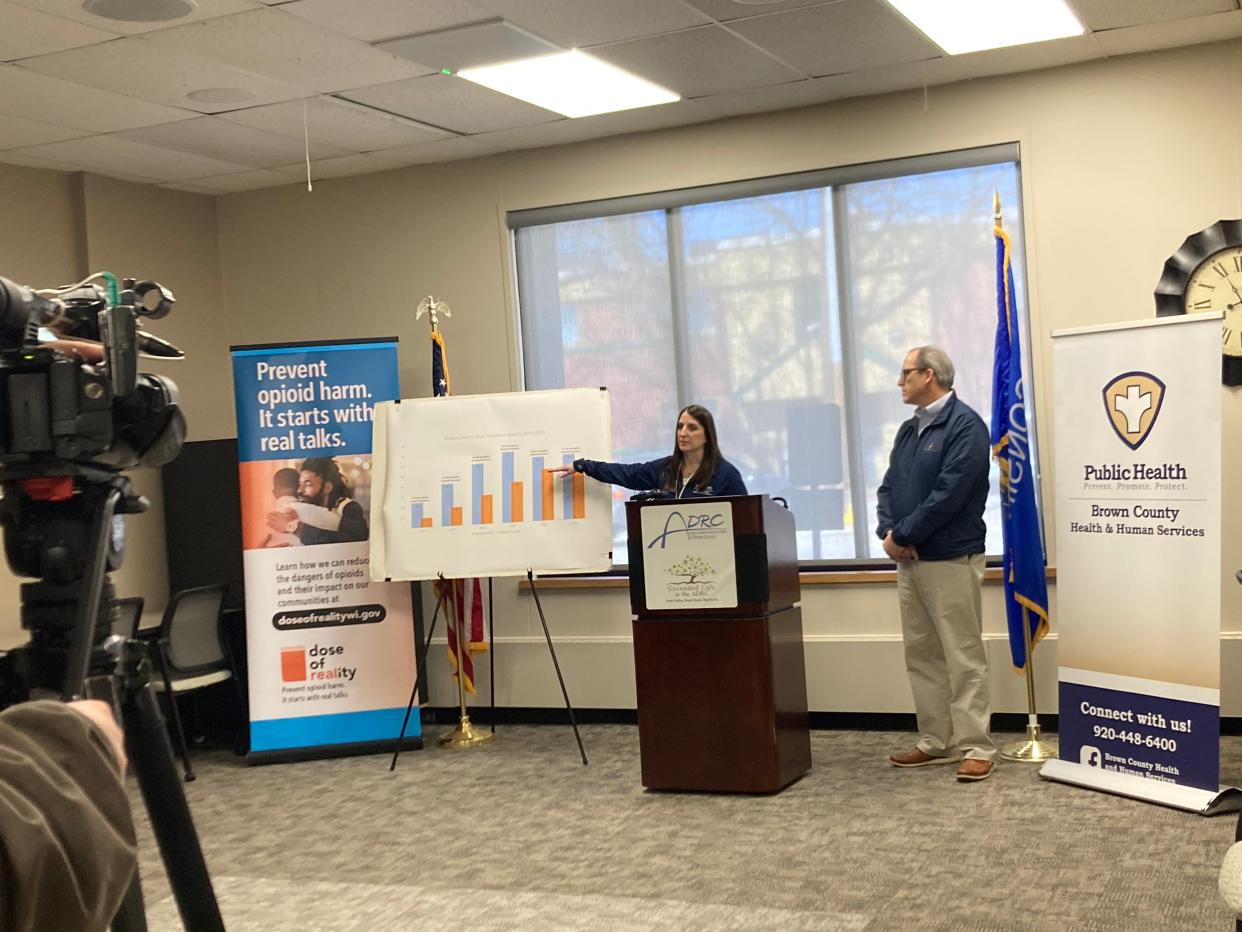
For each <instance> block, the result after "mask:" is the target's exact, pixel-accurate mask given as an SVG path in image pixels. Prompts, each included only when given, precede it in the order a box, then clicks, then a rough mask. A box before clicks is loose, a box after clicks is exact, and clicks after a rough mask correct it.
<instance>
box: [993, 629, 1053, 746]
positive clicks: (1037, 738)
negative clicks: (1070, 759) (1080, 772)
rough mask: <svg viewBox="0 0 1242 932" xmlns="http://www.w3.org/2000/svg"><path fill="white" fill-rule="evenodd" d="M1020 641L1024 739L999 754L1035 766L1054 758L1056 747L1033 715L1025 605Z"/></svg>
mask: <svg viewBox="0 0 1242 932" xmlns="http://www.w3.org/2000/svg"><path fill="white" fill-rule="evenodd" d="M1022 641H1023V643H1024V644H1026V708H1027V716H1026V739H1025V740H1024V741H1014V742H1013V743H1012V744H1007V745H1005V746H1004V747H1003V748H1001V752H1000V754H1001V757H1003V758H1005V760H1017V761H1027V762H1029V763H1032V764H1036V763H1043V762H1044V761H1046V760H1051V759H1052V758H1054V757H1056V756H1057V753H1058V747H1057V740H1056V738H1045V737H1044V736H1043V732H1042V730H1041V729H1040V727H1039V716H1038V715H1037V714H1036V713H1035V660H1034V658H1033V657H1032V656H1031V651H1032V649H1033V645H1032V644H1031V616H1030V613H1029V612H1028V610H1027V607H1026V606H1025V605H1024V606H1022Z"/></svg>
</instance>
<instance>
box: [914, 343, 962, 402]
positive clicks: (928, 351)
mask: <svg viewBox="0 0 1242 932" xmlns="http://www.w3.org/2000/svg"><path fill="white" fill-rule="evenodd" d="M914 351H915V352H916V353H918V356H917V357H916V358H915V364H916V365H917V366H918V367H919V368H920V369H930V370H931V371H932V375H934V376H935V377H936V384H937V385H939V386H940V387H941V388H943V389H945V390H946V391H948V390H949V389H950V388H952V387H953V376H954V369H953V360H951V359H950V358H949V354H948V353H946V352H945V351H944V350H942V349H941V348H940V347H938V346H916V347H915V348H914Z"/></svg>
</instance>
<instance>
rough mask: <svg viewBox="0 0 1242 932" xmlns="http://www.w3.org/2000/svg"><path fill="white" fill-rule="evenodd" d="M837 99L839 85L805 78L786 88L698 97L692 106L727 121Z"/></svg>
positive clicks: (761, 88) (830, 79) (758, 89)
mask: <svg viewBox="0 0 1242 932" xmlns="http://www.w3.org/2000/svg"><path fill="white" fill-rule="evenodd" d="M841 96H842V94H841V89H840V85H839V83H838V82H837V81H836V79H835V78H809V79H807V80H804V81H793V82H790V83H789V84H772V85H769V86H768V87H756V88H751V89H749V90H744V91H732V92H730V93H728V94H716V95H713V96H712V97H700V98H698V99H697V100H695V103H696V104H699V105H700V106H702V107H703V108H704V109H706V110H709V111H710V112H712V113H714V114H715V115H716V116H718V117H731V116H740V115H742V114H746V113H766V112H768V111H770V110H792V109H793V108H795V107H809V106H813V105H814V104H822V103H825V102H827V101H829V100H836V99H837V98H839V97H841Z"/></svg>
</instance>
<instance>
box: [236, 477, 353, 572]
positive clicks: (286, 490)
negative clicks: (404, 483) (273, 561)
mask: <svg viewBox="0 0 1242 932" xmlns="http://www.w3.org/2000/svg"><path fill="white" fill-rule="evenodd" d="M370 469H371V457H370V456H369V455H366V456H351V457H342V458H340V459H339V460H338V458H336V457H330V456H313V457H308V458H306V459H302V460H263V461H259V462H256V463H246V464H244V465H243V470H245V471H248V472H249V473H250V474H249V475H247V476H246V483H245V485H244V487H245V488H246V489H247V490H248V491H247V494H248V497H250V498H252V499H254V501H253V503H252V507H251V508H249V509H247V511H248V513H249V514H252V515H256V516H259V517H260V522H255V521H251V522H250V526H248V527H247V528H246V542H245V547H246V549H247V550H250V549H255V548H267V547H303V546H308V545H311V544H335V543H342V542H345V541H360V540H366V539H367V537H368V534H369V532H370V529H369V528H368V526H367V509H368V508H369V507H370V501H369V500H370V491H371V472H370ZM259 472H262V473H263V475H258V473H259Z"/></svg>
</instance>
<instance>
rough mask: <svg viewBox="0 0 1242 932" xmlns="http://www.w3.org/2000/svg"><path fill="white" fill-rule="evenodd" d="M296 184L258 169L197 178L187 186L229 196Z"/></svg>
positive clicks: (283, 177)
mask: <svg viewBox="0 0 1242 932" xmlns="http://www.w3.org/2000/svg"><path fill="white" fill-rule="evenodd" d="M292 183H295V179H293V178H290V177H289V176H288V175H282V174H281V173H280V172H274V171H269V170H267V169H258V170H256V171H247V172H233V173H231V174H228V175H213V176H211V177H210V178H195V179H194V180H193V181H191V182H187V185H189V186H192V187H194V188H202V189H203V190H206V191H210V192H212V193H214V194H227V193H229V192H232V191H253V190H255V189H256V188H276V187H279V186H281V185H286V184H292ZM170 187H171V186H170Z"/></svg>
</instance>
